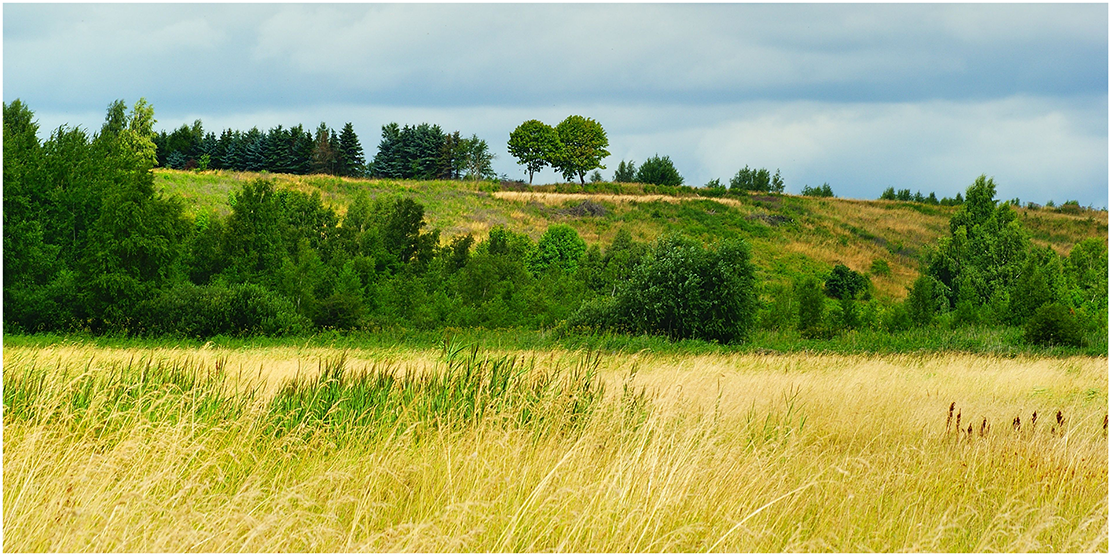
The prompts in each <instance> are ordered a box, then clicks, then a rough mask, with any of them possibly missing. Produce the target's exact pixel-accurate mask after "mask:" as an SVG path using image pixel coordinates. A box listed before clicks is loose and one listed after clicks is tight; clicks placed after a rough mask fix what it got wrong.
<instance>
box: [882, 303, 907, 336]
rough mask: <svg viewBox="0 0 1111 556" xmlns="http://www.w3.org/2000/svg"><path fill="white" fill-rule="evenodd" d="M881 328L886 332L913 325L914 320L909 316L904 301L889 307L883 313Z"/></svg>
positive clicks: (899, 330)
mask: <svg viewBox="0 0 1111 556" xmlns="http://www.w3.org/2000/svg"><path fill="white" fill-rule="evenodd" d="M882 323H883V329H884V330H886V331H888V332H901V331H903V330H910V328H911V327H912V326H914V321H912V320H911V318H910V313H908V312H907V308H906V305H905V304H904V303H898V304H896V305H893V306H892V307H890V308H889V309H888V310H887V311H885V312H884V313H883V318H882Z"/></svg>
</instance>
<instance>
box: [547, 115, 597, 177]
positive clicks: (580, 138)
mask: <svg viewBox="0 0 1111 556" xmlns="http://www.w3.org/2000/svg"><path fill="white" fill-rule="evenodd" d="M555 131H556V134H557V135H558V136H559V141H560V144H561V145H562V148H561V149H560V151H559V153H558V155H557V156H556V157H555V158H554V159H553V160H551V161H550V163H551V164H552V166H553V167H554V168H556V169H557V170H559V171H560V172H561V173H562V174H563V178H564V179H566V180H568V181H570V180H572V179H574V177H575V176H578V178H579V183H580V184H582V185H585V184H586V173H587V172H589V171H591V170H593V169H595V168H601V169H603V170H605V169H606V167H605V166H602V164H601V162H602V159H603V158H605V157H607V156H609V155H610V153H609V151H607V150H606V147H608V146H609V139H607V138H606V130H604V129H602V125H601V124H599V123H598V122H596V121H594V120H592V119H590V118H585V117H583V116H575V115H572V116H568V117H567V118H566V119H565V120H563V121H562V122H560V123H559V125H557V126H556V128H555Z"/></svg>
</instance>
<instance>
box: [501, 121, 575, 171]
mask: <svg viewBox="0 0 1111 556" xmlns="http://www.w3.org/2000/svg"><path fill="white" fill-rule="evenodd" d="M562 148H563V146H562V145H561V144H560V142H559V135H557V134H556V131H555V129H553V128H552V126H550V125H548V124H546V123H544V122H541V121H540V120H529V121H527V122H525V123H523V124H521V125H519V126H517V129H514V130H513V133H510V134H509V154H511V155H513V157H514V158H516V159H517V163H518V164H521V165H523V166H524V167H525V169H526V170H528V182H529V185H531V184H532V176H533V174H535V173H536V172H539V171H540V170H543V169H544V167H545V166H548V165H550V164H551V163H552V161H554V160H555V158H556V156H557V154H558V153H559V152H560V150H562Z"/></svg>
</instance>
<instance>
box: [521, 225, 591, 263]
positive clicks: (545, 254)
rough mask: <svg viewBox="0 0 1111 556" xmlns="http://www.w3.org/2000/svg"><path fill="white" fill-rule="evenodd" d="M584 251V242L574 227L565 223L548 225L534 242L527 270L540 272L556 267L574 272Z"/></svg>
mask: <svg viewBox="0 0 1111 556" xmlns="http://www.w3.org/2000/svg"><path fill="white" fill-rule="evenodd" d="M585 252H586V242H585V241H583V239H582V238H581V237H579V234H578V232H576V231H575V229H574V228H572V227H571V226H568V225H566V224H555V225H552V226H549V227H548V230H547V231H546V232H544V235H543V236H541V237H540V241H539V242H537V243H536V251H534V252H533V253H532V257H531V258H530V260H529V270H531V271H532V273H533V274H542V273H543V272H545V271H546V270H548V269H549V268H551V267H556V268H559V269H561V270H563V271H565V272H568V273H574V272H575V270H576V269H578V266H579V259H581V258H582V256H583V253H585Z"/></svg>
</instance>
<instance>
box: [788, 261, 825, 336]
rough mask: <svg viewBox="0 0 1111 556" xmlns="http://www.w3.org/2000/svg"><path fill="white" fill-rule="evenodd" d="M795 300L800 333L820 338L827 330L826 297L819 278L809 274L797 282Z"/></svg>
mask: <svg viewBox="0 0 1111 556" xmlns="http://www.w3.org/2000/svg"><path fill="white" fill-rule="evenodd" d="M795 300H796V301H797V302H798V310H799V320H798V323H799V333H801V334H802V336H803V337H804V338H818V337H822V336H823V335H825V334H826V332H828V331H827V330H826V322H825V321H826V305H825V303H826V299H825V295H823V294H822V286H821V285H820V282H818V279H817V278H814V277H813V276H808V277H807V278H805V279H803V280H802V281H801V282H796V283H795Z"/></svg>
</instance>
